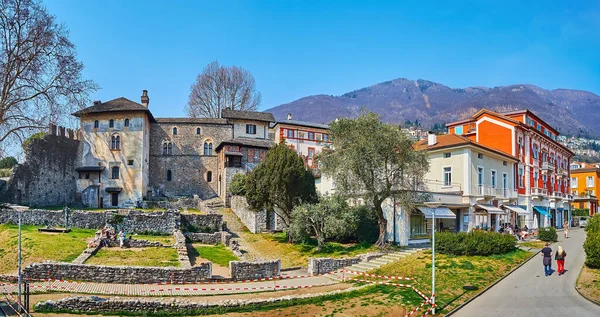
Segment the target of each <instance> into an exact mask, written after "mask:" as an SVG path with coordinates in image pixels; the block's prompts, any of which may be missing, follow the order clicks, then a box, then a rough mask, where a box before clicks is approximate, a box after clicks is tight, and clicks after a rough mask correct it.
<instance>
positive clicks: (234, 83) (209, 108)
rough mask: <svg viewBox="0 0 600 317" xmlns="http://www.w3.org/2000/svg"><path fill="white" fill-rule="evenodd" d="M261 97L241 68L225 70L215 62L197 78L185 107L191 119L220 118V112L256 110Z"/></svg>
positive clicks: (225, 68) (234, 67) (227, 68)
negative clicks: (228, 109) (226, 110)
mask: <svg viewBox="0 0 600 317" xmlns="http://www.w3.org/2000/svg"><path fill="white" fill-rule="evenodd" d="M260 100H261V95H260V93H259V92H257V91H256V83H255V81H254V77H253V76H252V74H250V72H248V71H247V70H245V69H243V68H240V67H236V66H233V67H224V66H221V65H219V62H217V61H214V62H212V63H210V64H208V65H207V66H206V67H205V68H204V70H203V71H202V73H201V74H200V75H198V78H197V79H196V82H195V83H194V84H193V85H192V87H191V88H190V96H189V100H188V103H187V105H186V111H187V113H188V116H189V117H192V118H198V117H206V118H220V117H221V110H223V109H224V108H226V107H228V108H230V109H232V110H256V109H257V108H258V106H259V105H260Z"/></svg>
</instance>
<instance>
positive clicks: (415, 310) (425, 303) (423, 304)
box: [404, 300, 429, 317]
mask: <svg viewBox="0 0 600 317" xmlns="http://www.w3.org/2000/svg"><path fill="white" fill-rule="evenodd" d="M427 304H429V301H428V300H426V301H424V302H423V303H422V304H421V305H419V306H417V307H415V308H414V309H413V310H411V311H410V313H407V314H406V315H405V316H404V317H409V316H410V315H412V314H414V313H416V312H417V311H418V310H419V309H421V308H423V306H425V305H427Z"/></svg>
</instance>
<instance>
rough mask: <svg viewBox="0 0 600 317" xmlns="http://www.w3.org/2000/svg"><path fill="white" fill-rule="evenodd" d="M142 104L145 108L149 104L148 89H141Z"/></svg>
mask: <svg viewBox="0 0 600 317" xmlns="http://www.w3.org/2000/svg"><path fill="white" fill-rule="evenodd" d="M141 99H142V105H143V106H144V107H146V108H148V105H149V104H150V97H148V90H145V89H144V90H143V91H142V98H141Z"/></svg>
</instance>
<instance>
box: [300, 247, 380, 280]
mask: <svg viewBox="0 0 600 317" xmlns="http://www.w3.org/2000/svg"><path fill="white" fill-rule="evenodd" d="M383 255H385V253H380V252H375V253H366V254H360V255H357V256H355V257H352V258H341V259H333V258H309V259H308V274H312V275H316V274H325V273H329V272H333V271H335V270H338V269H341V268H344V267H347V266H352V265H354V264H356V263H360V262H363V261H370V260H372V259H375V258H378V257H380V256H383Z"/></svg>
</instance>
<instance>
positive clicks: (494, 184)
mask: <svg viewBox="0 0 600 317" xmlns="http://www.w3.org/2000/svg"><path fill="white" fill-rule="evenodd" d="M492 187H493V188H496V171H492Z"/></svg>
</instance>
